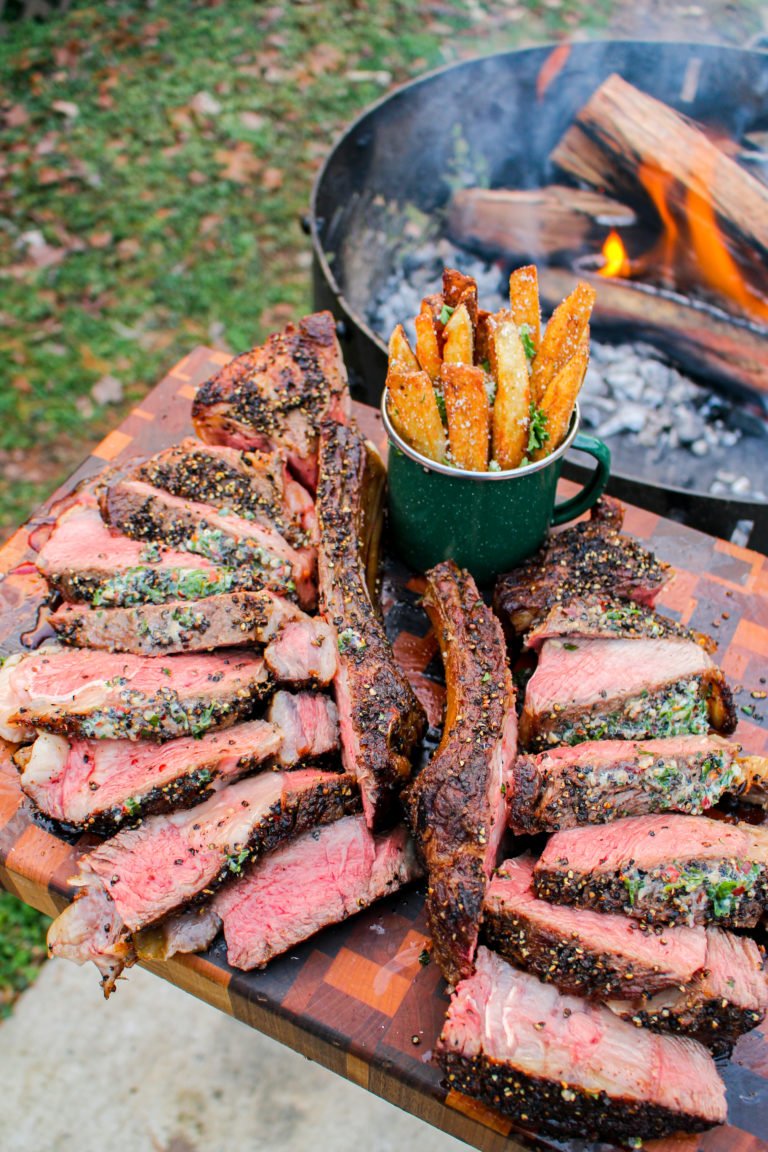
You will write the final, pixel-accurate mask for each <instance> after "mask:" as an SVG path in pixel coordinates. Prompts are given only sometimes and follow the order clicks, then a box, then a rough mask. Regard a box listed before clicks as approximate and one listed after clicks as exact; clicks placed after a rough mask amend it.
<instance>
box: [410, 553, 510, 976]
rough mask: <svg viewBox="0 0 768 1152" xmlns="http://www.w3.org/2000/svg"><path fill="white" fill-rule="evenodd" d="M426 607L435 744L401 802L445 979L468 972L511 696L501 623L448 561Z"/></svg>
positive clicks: (498, 811) (499, 809)
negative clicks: (435, 702) (441, 680)
mask: <svg viewBox="0 0 768 1152" xmlns="http://www.w3.org/2000/svg"><path fill="white" fill-rule="evenodd" d="M424 607H425V608H426V610H427V614H428V615H429V618H430V620H431V621H432V627H433V628H434V631H435V635H436V636H437V640H438V643H439V645H440V652H441V655H442V657H443V663H444V665H445V681H446V686H447V705H446V715H445V726H444V729H443V736H442V739H441V741H440V745H439V747H438V749H437V751H436V753H435V755H434V756H433V758H432V760H431V761H430V763H429V764H428V765H427V767H426V768H424V769H423V771H422V772H421V773H420V775H419V776H417V778H416V779H415V780H414V782H413V784H412V785H411V786H410V787H409V789H408V791H407V793H406V795H405V797H404V800H405V807H406V815H407V817H408V820H409V823H410V825H411V828H412V829H413V834H414V837H415V839H416V844H417V847H418V849H419V852H420V853H421V855H422V857H423V859H424V862H425V864H426V867H427V872H428V875H429V888H428V892H427V919H428V921H429V929H430V932H431V934H432V939H433V941H434V946H435V959H436V960H437V962H438V964H439V965H440V970H441V972H442V973H443V975H444V977H445V979H446V980H447V981H448V983H449V985H454V984H456V982H457V981H458V980H460V979H461V978H462V977H465V976H468V975H469V974H470V972H471V971H472V962H473V958H474V955H475V948H476V946H477V938H478V933H479V931H480V918H481V915H482V910H483V898H484V896H485V888H486V884H487V882H488V880H489V878H490V875H491V873H492V872H493V869H494V868H495V867H496V859H497V856H498V849H499V843H500V841H501V836H502V833H503V831H504V827H505V825H506V822H507V802H506V798H505V794H506V792H507V790H508V789H509V788H510V786H511V784H512V764H513V761H514V757H515V751H516V740H517V714H516V712H515V692H514V688H513V686H512V677H511V675H510V671H509V666H508V664H507V655H506V648H505V644H504V635H503V633H502V630H501V625H500V624H499V622H498V620H496V618H495V617H494V615H493V613H492V612H491V610H490V608H488V607H486V605H485V603H484V602H483V599H482V597H481V596H480V594H479V593H478V591H477V585H476V584H475V582H474V580H473V579H472V577H471V576H470V575H469V574H468V573H467V572H462V571H461V570H460V569H459V568H457V566H456V565H455V564H454V562H453V561H452V560H446V561H445V562H444V563H442V564H438V565H437V566H436V567H435V568H433V569H432V570H431V571H430V572H428V573H427V588H426V592H425V593H424Z"/></svg>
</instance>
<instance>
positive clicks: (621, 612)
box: [525, 595, 717, 655]
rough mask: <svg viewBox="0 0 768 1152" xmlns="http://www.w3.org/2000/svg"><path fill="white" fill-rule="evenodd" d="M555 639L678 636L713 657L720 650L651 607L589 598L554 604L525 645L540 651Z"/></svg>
mask: <svg viewBox="0 0 768 1152" xmlns="http://www.w3.org/2000/svg"><path fill="white" fill-rule="evenodd" d="M556 636H559V637H560V638H567V639H568V640H588V639H590V638H593V639H594V638H596V637H599V636H602V637H608V638H611V637H613V638H614V639H616V638H622V639H630V640H640V639H646V640H661V639H666V640H669V639H673V638H674V637H678V638H680V639H681V640H693V641H694V642H695V643H696V644H700V645H701V647H702V648H703V649H704V651H705V652H709V654H710V655H711V654H712V653H713V652H714V651H715V650H716V648H717V645H716V644H715V642H714V640H712V638H711V637H710V636H705V635H704V633H703V632H694V631H692V630H691V629H690V628H684V627H683V625H682V624H678V623H677V621H676V620H669V619H668V618H667V617H666V616H660V615H659V613H658V612H653V611H652V610H651V609H650V608H646V607H644V606H642V605H640V604H634V603H633V602H632V601H629V600H617V599H615V598H609V597H596V596H589V595H585V596H577V597H575V598H574V599H573V600H569V601H568V602H567V603H557V604H555V605H554V606H553V607H552V608H551V609H550V610H549V612H548V613H547V616H546V618H545V619H544V620H542V621H541V623H540V624H537V625H536V627H535V628H533V629H532V630H531V631H530V632H529V633H528V634H527V636H526V637H525V646H526V648H533V649H534V650H535V651H538V650H539V649H540V648H541V645H542V644H543V643H544V641H545V640H550V639H552V638H553V637H556Z"/></svg>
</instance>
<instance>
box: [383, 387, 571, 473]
mask: <svg viewBox="0 0 768 1152" xmlns="http://www.w3.org/2000/svg"><path fill="white" fill-rule="evenodd" d="M387 397H388V390H387V389H386V388H385V389H384V392H383V393H382V397H381V419H382V420H383V422H384V428H385V430H386V433H387V436H388V437H389V439H390V440H391V442H392V444H393V445H394V446H395V448H397V449H398V450H399V451H400V452H402V453H403V454H404V455H405V456H409V457H410V459H411V460H414V461H415V462H416V463H417V464H421V466H422V468H424V469H426V470H427V471H428V472H441V473H442V474H443V476H453V477H458V478H462V479H466V480H509V479H511V478H512V477H513V476H530V475H531V474H532V473H533V472H540V471H541V469H542V468H546V467H548V466H549V465H550V464H551V463H552V462H553V461H554V460H558V459H559V458H560V457H561V456H562V455H564V453H566V452H567V451H568V449H569V448H570V447H571V445H572V444H573V441H574V440H575V439H576V434H577V433H578V431H579V422H580V413H579V405H578V402H577V403H576V404H574V406H573V415H572V416H571V426H570V428H569V430H568V435H567V436H566V438H565V440H563V442H562V444H561V445H560V446H559V448H555V450H554V452H550V454H549V456H545V457H544V458H543V460H537V461H535V463H533V464H526V465H525V466H524V467H523V468H508V469H507V470H506V471H505V472H470V471H469V470H468V469H466V468H453V467H451V465H450V464H439V463H438V462H437V460H430V459H429V457H428V456H422V455H421V453H420V452H417V451H416V449H415V448H412V447H411V445H410V444H406V442H405V440H403V439H402V437H401V436H400V435H399V434H398V433H397V432H396V431H395V429H394V428H393V427H392V422H391V421H390V419H389V413H388V412H387Z"/></svg>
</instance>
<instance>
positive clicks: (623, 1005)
mask: <svg viewBox="0 0 768 1152" xmlns="http://www.w3.org/2000/svg"><path fill="white" fill-rule="evenodd" d="M667 931H669V929H667ZM706 937H707V959H706V967H705V969H704V971H703V972H702V973H700V975H698V976H696V977H695V978H694V979H693V980H691V981H690V983H688V984H686V985H685V986H684V987H682V988H670V989H668V990H667V991H665V992H659V993H657V994H656V995H655V996H651V997H649V998H648V999H645V998H643V999H639V1000H611V1001H609V1003H608V1007H609V1008H610V1009H611V1010H612V1011H613V1012H615V1013H616V1014H617V1015H618V1016H621V1017H622V1018H623V1019H625V1020H631V1021H632V1023H633V1024H636V1025H637V1026H638V1027H645V1028H652V1029H653V1030H654V1031H658V1032H677V1033H680V1034H682V1035H684V1036H691V1037H693V1039H694V1040H699V1041H700V1042H701V1043H702V1044H706V1046H707V1048H710V1049H711V1050H712V1051H713V1052H714V1053H715V1055H717V1056H729V1055H730V1053H731V1050H732V1048H733V1046H734V1044H735V1043H736V1041H737V1040H738V1038H739V1036H742V1035H743V1034H744V1033H745V1032H751V1031H752V1029H753V1028H756V1027H757V1025H758V1024H760V1023H761V1022H762V1021H763V1020H764V1019H765V1014H766V1011H767V1010H768V978H767V977H766V972H765V967H764V962H765V956H764V954H763V951H762V949H761V948H759V947H758V945H757V944H756V943H755V941H754V940H750V938H749V937H748V936H735V935H734V934H733V933H732V932H723V931H721V930H720V929H719V928H707V930H706Z"/></svg>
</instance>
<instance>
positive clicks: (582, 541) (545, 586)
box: [493, 496, 668, 637]
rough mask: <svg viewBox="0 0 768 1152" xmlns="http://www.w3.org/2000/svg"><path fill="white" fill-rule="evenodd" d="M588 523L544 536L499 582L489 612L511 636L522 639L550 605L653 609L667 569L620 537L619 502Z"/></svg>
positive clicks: (604, 502)
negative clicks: (595, 601)
mask: <svg viewBox="0 0 768 1152" xmlns="http://www.w3.org/2000/svg"><path fill="white" fill-rule="evenodd" d="M590 517H591V518H590V519H589V520H588V521H586V522H584V521H582V522H581V523H579V524H574V525H573V526H572V527H571V528H566V529H565V531H564V532H558V533H555V534H553V535H551V536H549V537H548V538H547V540H546V541H545V542H544V544H543V545H542V547H541V548H540V549H539V551H538V552H536V553H535V554H534V555H533V556H531V557H530V559H528V560H524V561H523V563H522V564H521V565H520V566H519V567H518V568H514V569H513V570H512V571H511V572H508V573H507V574H506V575H505V576H500V577H499V579H498V581H497V583H496V588H495V591H494V595H493V607H494V610H495V611H496V613H497V615H498V616H499V618H500V619H501V621H502V623H503V624H504V627H505V629H507V630H508V631H509V632H510V634H511V635H512V636H518V637H521V636H524V635H525V633H526V632H528V631H530V629H531V628H533V627H534V626H535V625H537V624H539V623H541V621H543V620H544V618H545V617H546V615H547V613H548V612H549V610H550V609H551V608H552V607H554V605H555V604H557V603H558V602H562V603H568V601H570V600H572V599H573V598H574V597H577V596H584V595H587V594H588V595H590V596H598V597H605V596H608V597H616V598H618V599H620V600H634V601H635V602H636V603H638V604H645V605H648V606H649V607H651V606H652V605H653V603H654V601H655V599H656V597H657V596H658V594H659V591H660V590H661V587H662V585H663V584H664V583H665V582H666V580H667V579H668V565H666V564H663V563H661V562H660V561H659V560H657V559H656V557H655V556H654V555H653V553H652V552H648V551H647V550H646V549H645V548H642V547H641V546H640V545H639V544H638V543H637V542H636V541H635V540H632V539H630V537H628V536H622V535H621V534H620V533H621V525H622V522H623V519H624V508H623V506H622V505H621V504H620V503H619V502H618V500H613V499H612V498H611V497H610V496H603V497H602V498H601V499H600V500H599V501H598V502H597V504H596V505H595V506H594V508H593V509H592V511H591V512H590Z"/></svg>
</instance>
